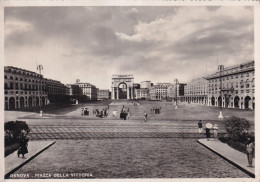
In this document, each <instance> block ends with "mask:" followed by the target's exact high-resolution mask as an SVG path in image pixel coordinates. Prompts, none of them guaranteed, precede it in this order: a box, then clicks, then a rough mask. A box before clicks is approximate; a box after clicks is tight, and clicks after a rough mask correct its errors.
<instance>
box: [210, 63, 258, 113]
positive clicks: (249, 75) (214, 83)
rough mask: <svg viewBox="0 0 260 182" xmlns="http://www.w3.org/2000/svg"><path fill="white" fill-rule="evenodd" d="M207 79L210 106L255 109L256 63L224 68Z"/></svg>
mask: <svg viewBox="0 0 260 182" xmlns="http://www.w3.org/2000/svg"><path fill="white" fill-rule="evenodd" d="M206 79H207V80H208V105H209V106H222V107H228V108H240V109H255V64H254V61H250V62H246V63H242V64H239V65H235V66H232V67H227V68H224V69H222V70H221V71H218V72H216V73H214V74H212V75H209V76H207V77H206ZM221 83H222V84H221Z"/></svg>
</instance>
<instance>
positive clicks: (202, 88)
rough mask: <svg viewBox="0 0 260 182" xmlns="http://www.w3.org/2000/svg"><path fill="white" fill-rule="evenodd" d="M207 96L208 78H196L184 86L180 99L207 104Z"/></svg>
mask: <svg viewBox="0 0 260 182" xmlns="http://www.w3.org/2000/svg"><path fill="white" fill-rule="evenodd" d="M207 96H208V80H206V79H205V78H196V79H192V80H191V82H190V83H187V85H185V86H184V97H183V99H182V100H184V101H185V102H189V103H199V104H207Z"/></svg>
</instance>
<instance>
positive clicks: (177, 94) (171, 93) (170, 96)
mask: <svg viewBox="0 0 260 182" xmlns="http://www.w3.org/2000/svg"><path fill="white" fill-rule="evenodd" d="M185 85H186V84H184V83H178V84H177V87H176V84H171V85H170V86H169V87H168V88H167V100H171V101H172V100H175V99H176V98H177V100H180V99H182V98H183V96H184V86H185Z"/></svg>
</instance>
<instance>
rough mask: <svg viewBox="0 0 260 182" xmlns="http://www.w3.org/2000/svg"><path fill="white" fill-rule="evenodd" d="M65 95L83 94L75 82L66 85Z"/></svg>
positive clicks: (76, 96)
mask: <svg viewBox="0 0 260 182" xmlns="http://www.w3.org/2000/svg"><path fill="white" fill-rule="evenodd" d="M66 87H67V89H66V95H69V96H72V97H75V98H78V97H81V96H82V95H83V93H82V89H81V88H80V87H79V85H76V84H67V85H66Z"/></svg>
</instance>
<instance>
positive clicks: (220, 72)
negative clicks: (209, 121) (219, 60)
mask: <svg viewBox="0 0 260 182" xmlns="http://www.w3.org/2000/svg"><path fill="white" fill-rule="evenodd" d="M218 69H219V77H220V101H221V103H220V112H219V116H218V118H219V119H223V118H224V116H223V115H222V71H223V70H224V65H218Z"/></svg>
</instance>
